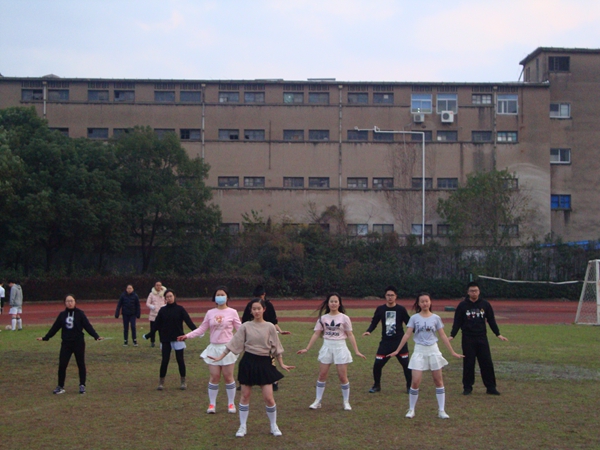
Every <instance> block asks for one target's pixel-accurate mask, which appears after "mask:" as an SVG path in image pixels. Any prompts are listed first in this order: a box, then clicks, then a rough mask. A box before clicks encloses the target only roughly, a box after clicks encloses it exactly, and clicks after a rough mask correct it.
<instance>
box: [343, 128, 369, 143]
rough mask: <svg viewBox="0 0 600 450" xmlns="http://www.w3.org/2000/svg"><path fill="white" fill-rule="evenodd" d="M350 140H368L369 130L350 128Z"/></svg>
mask: <svg viewBox="0 0 600 450" xmlns="http://www.w3.org/2000/svg"><path fill="white" fill-rule="evenodd" d="M348 140H349V141H368V140H369V132H368V131H366V130H348Z"/></svg>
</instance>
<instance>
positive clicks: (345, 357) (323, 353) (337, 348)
mask: <svg viewBox="0 0 600 450" xmlns="http://www.w3.org/2000/svg"><path fill="white" fill-rule="evenodd" d="M323 312H325V315H323ZM345 312H346V310H345V309H344V305H343V304H342V298H341V297H340V295H339V294H337V293H335V292H334V293H331V294H329V295H328V296H327V298H326V299H325V301H324V302H323V303H322V304H321V306H320V307H319V320H317V324H316V325H315V332H314V334H313V335H312V336H311V338H310V341H309V342H308V345H307V346H306V348H303V349H302V350H298V354H299V355H300V354H302V353H306V352H308V351H309V350H310V348H311V347H312V346H313V344H314V343H315V342H316V341H317V339H318V338H319V337H320V336H321V335H323V346H322V347H321V350H320V351H319V357H318V360H319V362H320V363H321V364H320V368H319V378H318V379H317V398H316V400H315V401H314V402H313V403H312V404H311V405H310V406H309V408H310V409H318V408H320V407H321V399H322V398H323V393H324V392H325V383H326V381H327V374H328V373H329V368H330V367H331V364H335V365H336V367H337V372H338V378H339V379H340V383H341V385H342V386H341V387H342V398H343V405H344V409H345V410H346V411H350V410H352V407H351V406H350V382H349V381H348V364H350V363H351V362H352V355H351V354H350V350H348V346H347V345H346V338H347V339H349V340H350V343H351V344H352V348H353V349H354V353H356V356H360V357H361V358H364V359H366V357H365V355H363V354H362V353H361V352H359V351H358V346H357V345H356V338H355V337H354V334H353V333H352V323H351V322H350V317H348V316H347V315H346V314H345Z"/></svg>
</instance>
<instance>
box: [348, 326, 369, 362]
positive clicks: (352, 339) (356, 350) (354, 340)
mask: <svg viewBox="0 0 600 450" xmlns="http://www.w3.org/2000/svg"><path fill="white" fill-rule="evenodd" d="M346 334H347V335H348V340H349V341H350V343H351V344H352V348H353V349H354V353H356V356H360V357H361V358H363V359H367V357H366V356H365V355H363V354H362V353H361V352H359V351H358V345H356V337H354V333H353V332H352V331H346Z"/></svg>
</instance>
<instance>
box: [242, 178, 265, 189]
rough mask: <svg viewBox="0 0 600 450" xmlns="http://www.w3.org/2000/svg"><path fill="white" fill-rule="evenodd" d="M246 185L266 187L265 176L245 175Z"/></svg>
mask: <svg viewBox="0 0 600 450" xmlns="http://www.w3.org/2000/svg"><path fill="white" fill-rule="evenodd" d="M244 187H256V188H259V187H260V188H263V187H265V177H244Z"/></svg>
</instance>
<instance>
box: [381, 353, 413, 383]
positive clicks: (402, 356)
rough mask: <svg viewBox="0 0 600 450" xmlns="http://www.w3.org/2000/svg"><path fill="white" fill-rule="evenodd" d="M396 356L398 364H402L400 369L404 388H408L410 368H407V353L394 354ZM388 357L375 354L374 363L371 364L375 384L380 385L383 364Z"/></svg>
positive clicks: (410, 374) (410, 377)
mask: <svg viewBox="0 0 600 450" xmlns="http://www.w3.org/2000/svg"><path fill="white" fill-rule="evenodd" d="M392 351H393V350H392ZM390 353H391V352H390ZM396 358H397V359H398V362H399V363H400V365H401V366H402V370H403V371H404V379H405V380H406V389H408V388H410V384H411V382H412V370H410V369H409V368H408V361H409V358H408V353H405V354H398V355H396ZM390 359H391V358H389V357H387V356H385V355H376V356H375V364H373V380H374V381H375V385H376V386H379V385H381V373H382V372H383V366H385V365H386V364H387V362H388V361H389V360H390Z"/></svg>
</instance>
